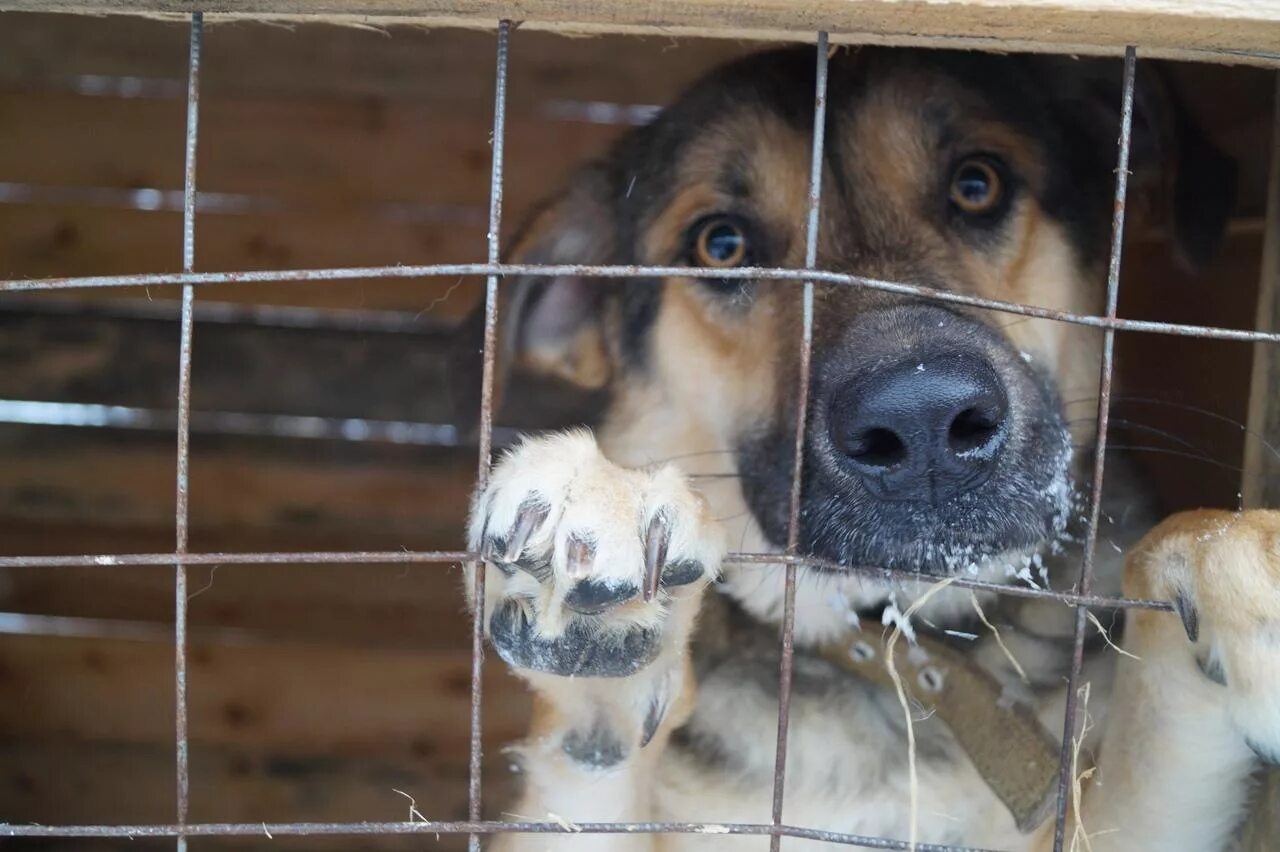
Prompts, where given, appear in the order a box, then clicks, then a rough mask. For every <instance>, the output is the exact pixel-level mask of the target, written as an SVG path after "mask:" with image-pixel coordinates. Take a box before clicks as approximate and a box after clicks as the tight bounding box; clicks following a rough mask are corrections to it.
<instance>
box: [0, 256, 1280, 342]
mask: <svg viewBox="0 0 1280 852" xmlns="http://www.w3.org/2000/svg"><path fill="white" fill-rule="evenodd" d="M692 274H693V270H691V269H689V268H688V267H686V266H586V265H573V264H569V265H554V264H550V265H549V264H529V263H525V264H519V263H455V264H432V265H423V266H364V267H335V268H325V269H283V270H275V271H245V272H192V273H182V272H161V273H150V274H142V275H102V276H89V277H84V278H37V279H8V280H2V281H0V293H4V292H28V291H33V290H74V289H81V288H100V287H164V286H176V285H193V286H200V285H206V284H254V283H264V282H273V281H274V282H284V281H341V280H348V279H359V278H431V277H438V276H451V275H461V276H487V275H502V276H506V275H540V276H568V275H573V276H580V277H583V278H682V277H684V278H687V277H691V275H692ZM696 274H697V277H698V278H714V279H725V280H735V281H740V280H753V279H754V280H765V281H798V282H804V281H814V282H819V283H823V284H836V285H848V286H854V287H863V288H866V289H869V290H878V291H880V292H884V293H896V294H898V295H904V296H916V297H919V298H923V299H929V300H932V301H937V302H945V303H948V304H955V305H966V306H968V307H974V308H982V309H985V310H992V311H1000V312H1001V313H1007V314H1018V315H1020V316H1028V317H1035V318H1039V319H1048V320H1054V321H1057V322H1066V323H1072V324H1073V325H1084V326H1089V327H1091V328H1102V329H1107V328H1111V329H1115V330H1116V331H1138V332H1147V333H1151V334H1171V335H1177V336H1181V337H1204V338H1210V339H1214V340H1238V341H1244V342H1250V343H1280V332H1265V331H1247V330H1244V329H1233V328H1217V327H1214V326H1203V325H1188V324H1184V323H1169V322H1156V321H1153V320H1136V319H1124V318H1108V317H1105V316H1095V315H1092V314H1076V313H1072V312H1070V311H1059V310H1054V309H1053V308H1041V307H1036V306H1034V305H1023V304H1019V303H1017V302H1005V301H1001V300H999V299H984V298H982V297H980V296H970V295H967V294H964V293H954V292H951V291H949V290H940V289H937V288H935V287H925V286H922V285H919V284H904V283H901V282H897V281H884V280H881V279H878V278H866V277H863V276H860V275H849V274H846V273H843V272H830V271H823V270H817V271H814V270H804V269H779V268H775V267H736V268H732V269H709V268H707V269H703V268H699V269H698V270H697V272H696Z"/></svg>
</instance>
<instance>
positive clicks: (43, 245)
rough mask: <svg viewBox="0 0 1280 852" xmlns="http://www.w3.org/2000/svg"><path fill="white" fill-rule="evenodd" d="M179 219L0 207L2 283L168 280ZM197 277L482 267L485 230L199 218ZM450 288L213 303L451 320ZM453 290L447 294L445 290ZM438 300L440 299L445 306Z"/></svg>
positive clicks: (445, 282)
mask: <svg viewBox="0 0 1280 852" xmlns="http://www.w3.org/2000/svg"><path fill="white" fill-rule="evenodd" d="M181 219H182V217H181V215H180V214H178V213H172V212H149V211H142V210H113V209H104V208H95V207H84V206H75V207H70V206H63V205H53V204H25V205H0V275H3V276H4V277H16V278H48V277H57V276H63V275H73V276H76V275H110V274H132V273H141V272H171V271H175V270H177V269H179V268H180V265H181V246H182V242H181V233H182V231H181ZM197 221H198V225H197V234H198V236H197V238H196V240H197V242H196V268H197V269H198V270H203V271H210V272H213V271H224V270H237V269H266V270H271V269H285V268H317V267H326V266H364V265H378V266H381V265H390V264H396V263H447V262H455V261H456V262H463V263H466V262H478V261H481V260H483V256H484V226H483V225H480V226H473V225H463V226H458V225H444V224H435V225H423V224H419V223H413V222H393V221H386V220H380V219H374V218H369V217H366V216H362V215H359V212H358V211H353V215H351V216H339V217H325V216H309V215H306V214H301V213H299V214H291V215H252V216H249V215H245V216H215V215H207V216H199V217H197ZM456 283H457V279H446V278H424V279H383V280H377V279H374V280H360V279H356V280H350V281H310V282H269V283H261V284H219V285H214V286H211V287H201V288H200V289H199V297H200V298H205V299H212V300H216V301H228V302H242V303H245V302H248V303H256V304H272V305H307V306H313V307H329V308H351V309H357V308H359V309H370V310H377V309H381V310H407V311H413V312H415V313H416V312H418V311H428V312H430V313H431V314H432V315H433V316H441V317H445V318H450V317H451V318H453V319H457V318H458V317H460V316H462V315H464V314H466V313H467V312H468V311H469V310H470V309H471V303H472V298H473V292H472V290H471V289H470V285H469V284H468V285H464V286H461V287H458V288H455V284H456ZM450 291H452V292H450ZM179 295H180V294H179V293H178V289H177V288H174V287H156V288H152V289H151V290H150V291H148V292H144V291H142V290H138V289H136V288H134V289H131V288H110V289H109V290H108V291H107V292H97V291H94V292H85V293H81V294H77V297H79V298H96V299H103V298H114V297H117V296H123V297H127V298H178V296H179ZM446 296H447V298H443V299H442V297H446Z"/></svg>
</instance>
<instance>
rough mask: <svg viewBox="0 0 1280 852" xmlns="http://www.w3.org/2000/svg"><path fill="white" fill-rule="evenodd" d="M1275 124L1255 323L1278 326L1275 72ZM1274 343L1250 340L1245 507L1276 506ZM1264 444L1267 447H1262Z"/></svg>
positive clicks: (1278, 351)
mask: <svg viewBox="0 0 1280 852" xmlns="http://www.w3.org/2000/svg"><path fill="white" fill-rule="evenodd" d="M1276 93H1277V94H1276V106H1275V110H1274V112H1275V127H1274V130H1273V131H1272V139H1271V178H1270V182H1269V184H1268V186H1269V192H1268V201H1267V219H1266V224H1265V227H1264V233H1263V250H1262V274H1261V277H1260V278H1259V281H1258V311H1257V322H1256V326H1257V328H1259V329H1264V330H1267V331H1274V330H1276V329H1280V76H1278V77H1277V88H1276ZM1278 389H1280V347H1277V346H1268V345H1266V344H1256V345H1255V347H1254V352H1253V383H1252V389H1251V392H1250V402H1249V420H1248V424H1249V435H1250V440H1247V441H1246V442H1245V462H1244V479H1243V482H1242V483H1241V485H1242V494H1243V499H1244V503H1245V505H1246V506H1251V507H1253V506H1270V507H1273V508H1274V507H1277V506H1280V459H1278V458H1276V451H1275V450H1274V449H1272V448H1274V447H1276V446H1278V445H1280V390H1278ZM1268 445H1270V446H1268Z"/></svg>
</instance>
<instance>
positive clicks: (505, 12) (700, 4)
mask: <svg viewBox="0 0 1280 852" xmlns="http://www.w3.org/2000/svg"><path fill="white" fill-rule="evenodd" d="M0 9H9V10H18V11H23V10H25V11H55V12H76V13H90V14H112V13H124V14H170V15H174V14H181V15H185V14H188V13H189V10H190V4H189V3H187V2H185V0H56V2H52V3H50V2H48V0H0ZM218 15H226V16H227V17H228V18H229V19H235V18H237V17H238V18H251V19H282V20H293V21H298V20H326V21H330V22H336V23H352V24H355V23H359V24H361V25H365V26H368V25H369V24H370V23H371V22H372V23H374V24H378V23H381V24H384V25H386V24H391V23H418V24H423V25H450V24H453V25H459V24H461V25H470V26H485V27H487V28H492V27H493V24H494V22H495V21H497V20H498V19H500V18H510V19H515V20H519V21H523V22H525V26H528V27H539V28H551V29H560V30H564V31H572V32H588V33H589V32H644V33H675V34H698V35H710V36H719V37H728V38H765V39H779V38H797V37H805V36H808V37H812V35H813V34H814V33H815V32H816V31H817V30H819V29H827V30H830V31H831V32H832V33H833V34H834V35H836V36H837V40H838V41H860V42H868V41H879V42H892V43H912V44H922V43H923V44H930V43H938V42H940V41H943V42H949V43H953V44H954V43H957V42H958V43H962V44H969V45H971V46H985V47H988V48H990V47H995V46H998V47H999V48H1000V49H1010V50H1018V49H1030V48H1036V47H1038V48H1040V49H1045V48H1046V47H1049V48H1053V49H1056V50H1057V51H1059V52H1063V51H1067V50H1070V51H1071V52H1079V51H1080V49H1081V48H1084V47H1087V46H1092V47H1093V48H1094V49H1095V50H1100V51H1105V52H1110V53H1117V52H1119V51H1120V50H1122V49H1123V47H1124V46H1125V45H1127V44H1134V45H1137V46H1138V47H1139V48H1141V49H1142V50H1143V52H1144V53H1147V54H1150V55H1159V54H1163V55H1177V56H1189V57H1199V58H1207V59H1212V58H1215V57H1217V58H1222V57H1223V56H1237V57H1238V56H1240V55H1242V54H1246V55H1247V54H1250V53H1254V52H1261V53H1266V54H1275V53H1277V52H1280V1H1278V0H1124V2H1122V3H1115V2H1105V0H932V2H922V0H819V2H813V3H808V4H805V5H803V6H802V7H797V6H796V4H795V3H794V2H791V0H731V1H730V0H695V2H687V0H649V2H644V3H635V2H630V3H599V2H595V1H594V0H519V2H516V0H450V1H449V2H441V0H415V1H414V2H406V1H405V0H345V2H326V3H322V4H318V3H315V2H312V1H311V0H230V2H224V3H220V4H219V8H218V14H217V15H213V14H211V15H210V16H209V19H210V20H216V19H217V17H218ZM1276 58H1277V57H1275V56H1265V57H1256V59H1257V61H1275V60H1276Z"/></svg>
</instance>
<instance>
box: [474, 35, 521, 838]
mask: <svg viewBox="0 0 1280 852" xmlns="http://www.w3.org/2000/svg"><path fill="white" fill-rule="evenodd" d="M510 35H511V22H510V21H507V20H503V21H499V22H498V51H497V53H498V56H497V73H496V78H495V82H494V93H493V168H492V171H491V172H490V175H489V234H488V241H489V252H488V258H489V263H491V264H494V263H497V262H498V253H499V248H500V245H501V243H500V240H499V232H500V230H501V228H502V167H503V154H504V135H505V134H506V126H507V116H506V113H507V54H508V50H507V48H508V41H509V39H510ZM497 328H498V276H497V275H490V276H489V277H488V279H487V280H486V282H485V291H484V353H483V356H482V357H483V369H482V372H481V379H480V436H479V441H480V451H479V458H478V461H477V469H476V490H477V491H479V490H481V489H483V488H484V487H485V485H487V484H488V482H489V468H490V465H491V463H492V453H493V367H494V357H495V341H496V337H497ZM471 567H472V576H473V578H474V579H473V584H474V585H473V589H472V592H473V600H474V601H475V612H474V614H473V616H472V622H471V775H470V785H469V787H468V794H467V795H468V813H469V814H470V818H471V821H472V822H478V821H479V820H480V768H481V757H482V751H481V733H482V730H481V715H480V714H481V707H482V701H483V685H482V683H481V676H482V673H483V667H484V563H483V562H475V563H472V566H471ZM467 848H468V849H469V850H471V852H479V849H480V835H478V834H471V835H470V836H469V839H468V841H467Z"/></svg>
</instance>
